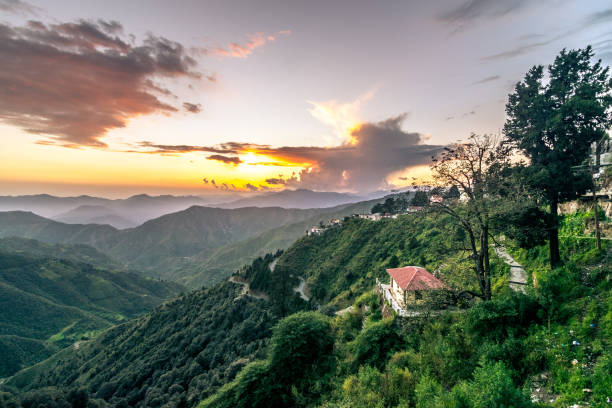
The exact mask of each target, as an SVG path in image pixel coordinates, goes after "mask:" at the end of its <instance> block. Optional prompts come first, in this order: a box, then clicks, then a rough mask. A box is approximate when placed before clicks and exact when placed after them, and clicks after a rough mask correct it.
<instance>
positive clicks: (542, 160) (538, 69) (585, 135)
mask: <svg viewBox="0 0 612 408" xmlns="http://www.w3.org/2000/svg"><path fill="white" fill-rule="evenodd" d="M593 55H594V54H593V50H592V48H591V47H590V46H588V47H586V48H585V49H578V50H570V51H567V50H565V49H564V50H563V51H561V53H560V54H559V55H558V56H557V57H556V58H555V61H554V62H553V64H552V65H550V66H548V70H547V72H548V75H545V72H544V67H543V66H542V65H537V66H534V67H533V68H531V69H530V70H529V72H527V74H526V75H525V78H524V79H523V81H522V82H519V83H518V84H517V85H516V87H515V89H514V93H512V94H510V95H509V99H508V103H507V104H506V113H507V116H508V119H507V121H506V124H505V125H504V133H505V135H506V137H507V138H508V140H509V141H510V142H511V143H512V144H513V145H514V146H515V147H516V148H518V149H519V150H520V151H521V152H522V153H523V154H524V155H525V156H526V157H527V158H528V159H529V166H528V168H527V176H528V180H529V184H530V185H531V186H532V187H533V188H535V189H537V190H538V191H540V192H541V193H542V196H543V197H544V200H545V202H544V203H543V204H545V205H547V206H548V209H549V212H548V219H547V223H548V230H549V233H548V238H549V246H550V264H551V267H555V266H557V265H558V264H559V263H560V261H561V258H560V255H559V231H558V217H557V211H558V206H559V203H561V202H564V201H568V200H572V199H575V198H577V197H578V196H580V195H582V194H584V193H585V191H586V190H587V189H588V188H589V187H590V184H591V183H590V179H589V176H588V174H584V173H579V172H574V171H572V167H573V166H577V165H580V164H583V162H584V161H585V160H586V159H587V158H588V156H589V151H590V147H591V144H592V143H593V142H596V141H598V140H600V139H601V138H602V137H603V136H604V135H605V134H606V130H607V129H608V128H609V127H610V126H611V125H612V109H611V107H612V94H611V89H612V80H611V79H610V77H609V75H608V73H609V72H608V71H609V67H603V66H602V64H601V60H600V61H597V62H595V63H592V59H593Z"/></svg>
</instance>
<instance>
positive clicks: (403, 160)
mask: <svg viewBox="0 0 612 408" xmlns="http://www.w3.org/2000/svg"><path fill="white" fill-rule="evenodd" d="M470 113H471V112H470ZM406 116H407V114H402V115H398V116H395V117H392V118H389V119H387V120H384V121H381V122H366V123H361V124H359V125H357V126H355V127H354V128H353V130H352V131H351V134H350V141H347V142H345V143H341V144H339V145H337V146H331V147H321V146H281V147H274V146H268V145H257V144H251V143H236V142H228V143H223V144H220V145H216V146H189V145H159V144H153V143H151V142H141V143H139V144H138V145H137V146H138V147H139V149H135V150H130V151H131V152H140V153H150V154H180V153H192V152H214V153H217V154H213V155H210V156H208V157H207V159H209V160H217V161H220V162H222V163H226V164H233V165H237V164H240V163H243V161H242V160H241V159H240V158H239V157H238V155H241V154H250V153H252V154H254V155H255V156H256V157H258V156H265V157H266V158H268V161H261V162H257V161H254V162H250V163H249V164H252V165H263V164H265V165H269V166H277V167H286V166H292V167H301V168H302V170H301V171H299V172H298V173H297V174H294V175H293V176H292V177H290V178H283V177H278V178H268V179H267V180H266V183H267V184H270V185H285V186H286V187H290V188H308V189H312V190H319V191H337V190H342V191H354V192H367V191H373V190H376V189H379V188H385V187H389V186H388V185H387V182H386V181H385V180H386V178H387V176H389V175H390V174H391V173H394V172H397V171H400V170H405V169H407V168H410V167H414V166H420V165H427V164H429V163H430V162H431V157H432V156H434V155H436V154H437V153H439V152H440V151H441V150H442V149H443V146H438V145H429V144H425V143H423V142H424V140H426V137H425V135H422V134H420V133H415V132H406V131H404V130H403V129H402V123H403V121H404V120H405V118H406ZM210 184H211V185H216V186H218V188H223V186H222V185H220V184H219V183H217V184H215V183H214V180H211V181H210ZM234 187H235V186H234ZM227 188H228V189H231V188H232V186H231V185H228V186H227ZM259 188H261V186H259Z"/></svg>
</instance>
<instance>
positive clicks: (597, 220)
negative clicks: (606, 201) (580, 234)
mask: <svg viewBox="0 0 612 408" xmlns="http://www.w3.org/2000/svg"><path fill="white" fill-rule="evenodd" d="M597 161H598V162H599V154H598V155H597ZM597 164H598V165H599V163H597ZM590 167H591V182H592V183H593V187H592V191H593V208H594V210H593V211H594V212H595V236H596V237H597V249H598V250H600V251H601V231H600V230H599V214H598V213H599V203H598V202H597V193H596V192H595V190H597V187H596V186H595V170H594V168H593V163H591V166H590ZM597 167H599V166H597Z"/></svg>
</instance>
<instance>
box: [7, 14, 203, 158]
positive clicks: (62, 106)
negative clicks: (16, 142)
mask: <svg viewBox="0 0 612 408" xmlns="http://www.w3.org/2000/svg"><path fill="white" fill-rule="evenodd" d="M0 61H2V63H1V64H0V78H2V86H0V121H3V122H5V123H7V124H9V125H12V126H15V127H18V128H21V129H23V130H25V131H27V132H29V133H33V134H40V135H45V137H48V139H46V141H47V142H49V141H51V142H54V143H56V144H59V145H62V146H66V147H75V146H84V145H86V146H97V147H106V144H105V143H104V142H103V141H102V140H101V139H102V138H103V137H104V136H105V135H106V133H107V132H108V131H109V130H111V129H116V128H121V127H125V126H126V125H127V123H128V121H129V120H130V119H131V118H134V117H136V116H139V115H146V114H151V113H160V112H161V113H168V114H169V113H174V112H177V111H178V108H177V107H176V106H173V105H172V104H170V103H167V102H164V101H163V100H162V99H160V97H168V96H173V95H172V93H171V92H170V91H169V90H167V89H164V88H162V87H161V86H159V85H157V84H156V83H155V81H156V80H158V79H159V78H181V77H183V78H191V79H199V78H200V77H201V74H199V73H198V72H195V71H194V69H195V68H196V67H197V63H196V61H195V60H194V59H193V58H192V57H191V56H190V55H189V53H188V52H187V50H186V49H185V48H184V47H183V46H182V45H181V44H179V43H177V42H174V41H170V40H168V39H165V38H163V37H157V36H154V35H153V34H149V35H148V36H147V38H146V39H145V40H144V41H143V42H142V43H141V44H135V43H134V42H133V41H131V40H129V39H127V38H126V36H125V35H124V34H123V27H122V26H121V24H119V23H117V22H115V21H96V22H92V21H85V20H81V21H78V22H75V23H58V24H48V25H47V24H43V23H41V22H39V21H30V22H28V23H27V24H26V25H25V26H20V27H14V26H12V25H9V24H3V23H0ZM185 108H186V109H189V110H191V111H194V110H195V109H196V108H198V106H197V105H195V104H187V105H185Z"/></svg>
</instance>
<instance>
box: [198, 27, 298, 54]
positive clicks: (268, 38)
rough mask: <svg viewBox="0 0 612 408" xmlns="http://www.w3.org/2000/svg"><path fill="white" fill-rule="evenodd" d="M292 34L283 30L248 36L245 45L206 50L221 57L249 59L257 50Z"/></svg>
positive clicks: (233, 43) (237, 44)
mask: <svg viewBox="0 0 612 408" xmlns="http://www.w3.org/2000/svg"><path fill="white" fill-rule="evenodd" d="M290 34H291V31H290V30H282V31H279V32H277V33H276V34H264V33H262V32H257V33H254V34H247V41H246V43H244V44H240V43H236V42H232V43H230V44H229V46H228V47H227V48H222V47H216V48H213V49H210V50H206V52H207V53H209V54H211V55H215V56H219V57H227V58H247V57H248V56H249V55H251V54H252V53H253V51H255V50H256V49H257V48H259V47H263V46H264V45H266V43H268V42H272V41H275V40H276V39H277V38H278V37H281V36H282V37H284V36H288V35H290Z"/></svg>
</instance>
